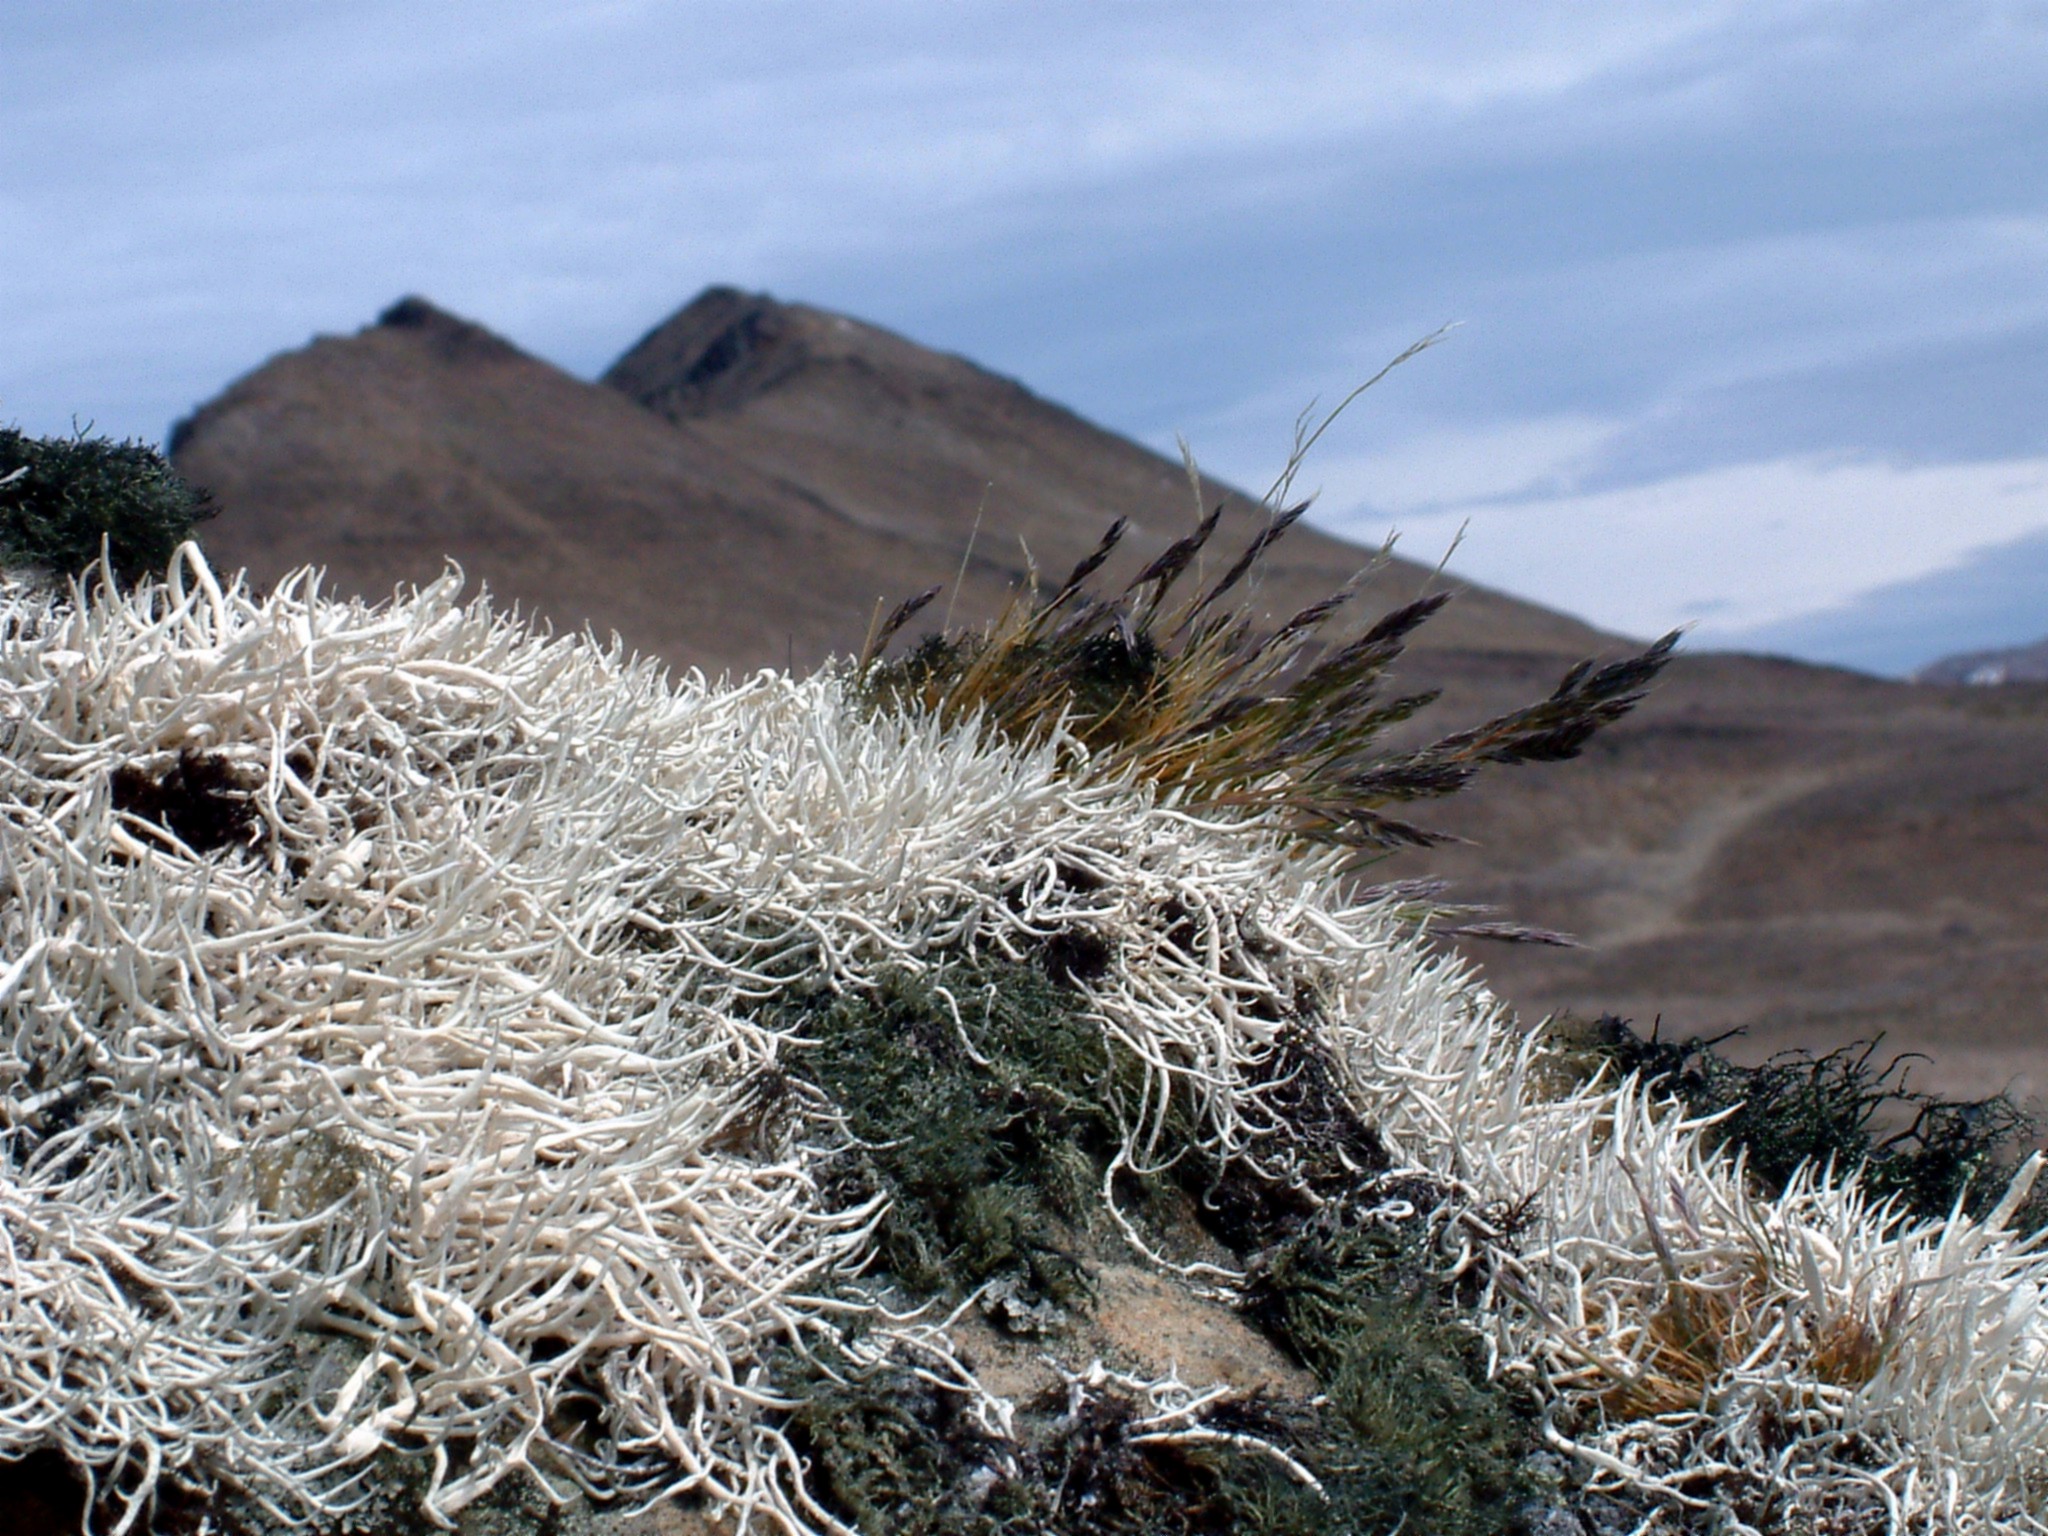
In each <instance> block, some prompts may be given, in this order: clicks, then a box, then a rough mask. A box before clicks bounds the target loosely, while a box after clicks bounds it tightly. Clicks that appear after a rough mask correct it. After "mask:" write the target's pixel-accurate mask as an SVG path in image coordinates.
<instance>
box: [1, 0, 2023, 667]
mask: <svg viewBox="0 0 2048 1536" xmlns="http://www.w3.org/2000/svg"><path fill="white" fill-rule="evenodd" d="M0 145H5V146H6V152H5V153H4V154H0V423H11V424H17V425H19V426H21V427H22V428H24V429H26V430H30V431H36V432H54V431H60V430H68V429H69V428H70V426H71V425H72V424H73V423H74V422H77V423H80V424H87V423H89V424H90V425H91V426H92V428H93V429H94V430H96V431H100V432H105V433H109V434H112V435H115V436H137V437H143V438H147V439H151V440H157V439H160V438H161V437H162V436H163V435H164V433H165V432H166V430H167V429H168V426H169V424H170V423H171V421H172V420H174V419H175V418H177V417H179V416H181V415H183V414H185V413H186V412H188V411H190V410H191V409H192V408H193V407H194V406H195V405H196V404H198V403H199V402H201V401H202V400H205V399H206V398H208V397H210V396H211V395H213V394H215V393H216V392H218V391H219V390H220V389H221V388H222V387H223V386H224V385H225V384H226V383H227V382H228V381H229V380H230V379H231V378H233V377H235V376H237V375H239V374H241V373H243V372H246V371H247V370H249V369H250V368H252V367H254V366H256V365H257V364H258V363H259V362H261V361H262V360H263V359H264V358H265V357H268V356H271V355H274V354H275V353H277V352H280V351H283V350H287V349H290V348H293V347H296V346H300V345H303V344H304V343H305V342H306V341H307V340H309V339H310V338H311V337H312V336H313V335H315V334H316V333H346V332H349V331H352V330H354V329H356V328H358V327H359V326H361V325H364V324H366V323H368V322H369V320H370V319H371V318H372V317H373V316H374V315H375V314H376V313H377V312H378V311H379V310H380V309H382V308H383V307H384V306H385V305H386V304H388V303H389V302H390V301H391V300H393V299H394V298H396V297H398V296H399V295H400V294H403V293H409V292H417V293H422V294H425V295H427V296H428V297H430V298H432V299H433V300H434V301H435V302H437V303H439V304H441V305H442V306H444V307H446V308H449V309H452V310H455V311H456V312H458V313H461V314H464V315H467V316H469V317H471V318H473V319H476V320H479V321H481V322H482V323H484V324H486V325H488V326H489V327H491V328H492V329H493V330H496V331H498V332H499V333H500V334H502V335H505V336H507V337H509V338H510V339H511V340H513V341H515V342H517V343H518V344H519V345H521V346H523V347H525V348H526V349H527V350H529V351H532V352H534V353H537V354H538V355H540V356H542V357H545V358H548V359H550V360H551V361H554V362H556V363H559V364H560V365H562V366H564V367H566V368H568V369H570V370H572V371H574V372H576V373H579V374H582V375H584V376H593V375H595V374H596V373H598V372H599V371H601V370H602V369H603V368H604V366H605V365H606V364H607V363H608V362H610V361H611V359H612V358H614V357H615V356H617V355H618V354H619V353H620V352H622V351H623V350H625V349H626V348H627V347H628V346H630V345H631V344H632V343H633V342H634V341H635V340H636V339H638V337H639V336H640V335H642V334H643V333H644V332H645V331H646V330H648V329H649V328H651V327H652V326H654V325H655V324H657V323H658V322H659V321H660V320H661V319H662V318H664V317H665V316H666V315H667V314H669V313H670V312H672V311H673V310H675V309H676V308H678V307H679V306H680V305H682V304H683V303H685V302H686V301H687V300H688V299H689V298H690V297H691V296H692V295H693V294H695V293H696V292H697V291H698V290H699V289H701V288H702V287H704V286H706V285H708V284H711V283H715V282H722V283H731V284H736V285H739V286H742V287H747V288H757V289H764V290H767V291H769V292H772V293H774V294H775V295H776V296H778V297H780V298H785V299H794V300H801V301H804V302H808V303H814V304H819V305H823V306H826V307H829V308H835V309H840V310H844V311H846V312H849V313H852V314H855V315H858V316H860V317H862V318H864V319H868V320H872V321H874V322H877V323H879V324H882V325H886V326H888V327H890V328H892V329H895V330H899V331H902V332H904V333H905V334H907V335H909V336H911V337H913V338H915V339H916V340H918V341H922V342H925V343H927V344H930V345H933V346H937V347H940V348H943V349H946V350H949V351H956V352H961V353H964V354H966V355H967V356H969V357H972V358H974V359H975V360H976V361H978V362H981V363H983V364H984V365H986V366H989V367H991V368H994V369H996V370H997V371H999V372H1002V373H1005V374H1009V375H1012V376H1014V377H1017V378H1019V379H1021V380H1023V381H1024V382H1025V383H1027V384H1029V385H1030V386H1031V387H1032V388H1033V389H1034V390H1036V391H1037V392H1038V393H1040V394H1042V395H1045V396H1048V397H1050V398H1052V399H1055V400H1059V401H1061V402H1063V403H1065V404H1067V405H1070V406H1072V407H1073V408H1075V409H1076V410H1079V411H1080V412H1082V413H1083V414H1084V415H1086V416H1089V417H1091V418H1092V419H1094V420H1096V421H1099V422H1101V423H1103V424H1104V425H1106V426H1110V427H1113V428H1115V429H1117V430H1120V431H1123V432H1127V433H1129V434H1131V435H1132V436H1135V437H1137V438H1139V439H1141V440H1143V441H1145V442H1147V443H1150V444H1152V445H1154V446H1157V447H1160V448H1162V449H1164V450H1166V451H1168V452H1177V449H1176V448H1175V444H1176V442H1177V441H1178V440H1181V439H1185V440H1186V442H1187V443H1188V444H1189V445H1190V446H1191V448H1192V450H1193V452H1194V453H1195V455H1196V456H1197V458H1198V459H1199V460H1200V461H1201V462H1202V463H1203V464H1204V466H1205V467H1207V468H1208V469H1209V470H1211V471H1212V472H1213V473H1215V474H1218V475H1220V476H1222V477H1224V478H1226V479H1230V480H1234V481H1236V482H1237V483H1239V484H1242V485H1245V486H1248V487H1250V488H1252V489H1254V490H1263V489H1264V488H1265V486H1266V485H1267V484H1268V483H1269V482H1270V481H1271V480H1272V478H1273V476H1274V474H1275V473H1276V472H1277V471H1278V470H1279V468H1280V467H1281V465H1282V463H1283V462H1284V461H1285V459H1286V458H1287V455H1288V452H1289V449H1290V447H1291V445H1292V442H1293V439H1294V432H1295V427H1296V422H1297V421H1298V420H1299V419H1300V417H1301V415H1302V413H1303V411H1304V410H1305V409H1308V408H1310V407H1311V406H1312V404H1320V405H1322V406H1327V405H1328V404H1331V403H1334V402H1335V401H1336V400H1338V399H1341V398H1342V397H1343V396H1344V395H1345V394H1346V393H1347V392H1348V391H1349V390H1350V389H1351V388H1352V386H1354V385H1355V384H1357V383H1359V382H1361V381H1362V380H1364V379H1365V378H1367V377H1369V376H1370V375H1371V374H1373V373H1374V372H1375V371H1377V370H1378V368H1379V367H1380V365H1381V364H1382V363H1384V362H1385V361H1386V360H1387V359H1388V358H1390V357H1392V356H1393V355H1395V354H1396V353H1398V352H1399V351H1401V350H1402V349H1403V348H1404V347H1405V346H1407V344H1409V343H1410V342H1412V341H1414V340H1416V339H1418V338H1419V337H1422V336H1424V335H1428V334H1431V333H1433V332H1435V331H1437V330H1438V329H1439V328H1440V327H1443V326H1445V325H1452V326H1454V329H1452V330H1451V331H1449V332H1448V334H1447V335H1446V336H1445V337H1444V339H1443V340H1442V341H1441V342H1440V343H1439V344H1438V345H1436V346H1434V347H1432V348H1430V349H1429V350H1428V351H1426V352H1425V353H1423V354H1422V355H1421V356H1419V357H1417V358H1415V359H1414V360H1412V361H1410V362H1408V363H1406V364H1404V365H1403V366H1402V367H1401V368H1399V369H1397V370H1395V372H1394V373H1393V374H1391V375H1390V376H1389V377H1388V378H1387V379H1386V380H1384V381H1383V382H1382V383H1380V384H1379V385H1378V386H1376V387H1375V388H1374V389H1373V390H1372V391H1371V392H1369V393H1368V394H1367V395H1366V396H1365V397H1363V398H1362V399H1361V400H1359V401H1358V402H1357V403H1356V404H1355V405H1353V406H1352V407H1351V409H1350V410H1348V411H1347V412H1346V413H1345V414H1344V415H1343V416H1342V417H1341V418H1340V419H1339V420H1338V421H1337V422H1336V423H1335V424H1334V425H1333V426H1332V427H1331V428H1330V430H1329V431H1328V433H1327V434H1326V435H1325V436H1324V437H1323V439H1322V440H1321V442H1320V443H1318V445H1317V447H1316V450H1315V452H1314V454H1313V455H1312V456H1311V457H1310V459H1309V460H1308V462H1307V464H1306V466H1305V468H1304V469H1303V471H1302V473H1301V476H1300V479H1299V482H1298V484H1299V486H1300V487H1301V488H1302V489H1305V490H1308V489H1312V490H1315V491H1317V492H1318V497H1317V501H1316V505H1315V510H1314V512H1313V513H1312V514H1311V515H1312V517H1313V518H1314V519H1315V520H1317V521H1319V522H1320V523H1321V524H1322V525H1323V526H1325V527H1327V528H1330V529H1331V530H1333V531H1336V532H1339V533H1344V534H1348V535H1351V536H1353V537H1356V538H1358V539H1360V540H1362V541H1365V542H1369V543H1374V544H1377V543H1378V542H1379V541H1380V540H1381V539H1382V538H1384V537H1385V536H1386V535H1387V534H1388V533H1389V532H1396V533H1398V535H1399V539H1400V545H1399V547H1400V548H1401V549H1402V551H1403V552H1404V553H1407V554H1410V555H1412V556H1415V557H1417V558H1422V559H1427V560H1430V561H1432V562H1433V561H1435V560H1436V559H1438V558H1440V557H1441V556H1442V555H1443V554H1444V552H1445V550H1446V549H1449V548H1451V547H1452V546H1453V544H1454V542H1455V545H1456V547H1455V550H1454V552H1453V554H1452V557H1451V569H1452V570H1453V571H1455V572H1458V573H1460V574H1462V575H1464V576H1466V577H1468V578H1470V579H1472V580H1475V581H1481V582H1485V583H1487V584H1489V585H1493V586H1497V587H1501V588H1503V589H1505V590H1508V591H1512V592H1514V593H1517V594H1518V595H1521V596H1526V597H1530V598H1533V599H1535V600H1537V601H1540V602H1544V603H1548V604H1550V605H1552V606H1556V607H1560V608H1564V609H1567V610H1569V611H1571V612H1574V613H1577V614H1579V615H1581V616H1583V617H1585V618H1588V619H1591V620H1592V621H1594V622H1595V623H1598V624H1601V625H1604V626H1606V627H1608V628H1610V629H1613V630H1616V631H1618V632H1621V633H1626V634H1632V635H1639V636H1648V635H1651V634H1655V633H1659V632H1661V631H1663V630H1665V629H1667V628H1671V627H1674V626H1678V625H1687V626H1690V627H1691V638H1690V644H1691V645H1692V646H1693V647H1695V648H1705V647H1740V648H1744V649H1765V650H1772V651H1777V652H1781V653H1784V654H1790V655H1795V656H1800V657H1804V658H1807V659H1811V660H1817V661H1826V662H1832V663H1838V664H1844V665H1851V666H1856V667H1861V668H1865V669H1868V670H1873V671H1879V672H1885V673H1891V674H1898V673H1903V672H1906V671H1908V670H1910V669H1911V668H1913V667H1915V666H1918V665H1921V664H1923V663H1925V662H1927V661H1930V660H1932V659H1934V658H1935V657H1937V656H1941V655H1944V654H1948V653H1952V652H1956V651H1964V650H1975V649H1982V648H1986V647H1990V646H1998V645H2008V644H2018V643H2022V642H2026V641H2031V640H2034V639H2038V638H2040V637H2041V636H2042V635H2044V634H2048V409H2044V407H2048V0H2024V3H2015V0H1981V3H1980V0H1928V3H1918V0H1896V3H1893V0H1874V3H1864V0H1827V3H1805V0H1781V3H1776V4H1744V3H1723V0H1685V3H1682V4H1660V3H1655V0H1628V3H1612V4H1609V3H1605V0H1577V3H1572V4H1546V3H1540V0H1518V3H1484V4H1482V3H1466V4H1457V5H1446V4H1443V3H1441V0H1429V3H1415V4H1409V3H1382V4H1370V5H1360V4H1358V3H1356V0H1346V3H1342V4H1330V5H1320V4H1291V3H1286V0H1268V3H1266V4H1262V5H1258V6H1252V5H1245V4H1242V3H1235V0H1214V3H1212V0H1171V3H1128V0H1079V3H1067V0H1032V3H1029V4H1023V3H1016V4H1007V5H991V4H979V3H974V0H863V3H861V4H857V5H848V4H845V3H843V0H842V3H818V0H746V3H688V0H681V3H679V0H665V3H644V4H636V3H626V0H616V3H573V0H557V3H538V0H491V3H488V4H482V3H473V0H445V3H436V4H434V5H431V6H422V5H419V4H416V3H413V0H404V3H393V0H349V3H346V4H343V3H318V0H309V3H300V4H293V5H289V6H284V5H278V4H275V3H274V0H209V3H207V4H204V5H171V4H166V3H162V0H149V3H143V0H96V3H95V4H93V5H90V6H79V5H76V4H74V3H58V0H9V3H8V5H7V6H6V7H5V10H4V14H0ZM1461 533H1462V538H1460V534H1461Z"/></svg>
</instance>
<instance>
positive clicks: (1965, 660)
mask: <svg viewBox="0 0 2048 1536" xmlns="http://www.w3.org/2000/svg"><path fill="white" fill-rule="evenodd" d="M1913 681H1914V682H1916V683H1976V684H1980V685H1982V684H1996V683H2048V639H2044V640H2037V641H2035V642H2034V643H2033V644H2032V645H2017V646H2012V647H2010V648H2008V649H2006V650H2002V651H1969V652H1966V653H1964V654H1963V655H1961V656H1944V657H1942V659H1941V660H1939V661H1934V662H1929V663H1928V664H1927V665H1926V666H1924V667H1922V668H1921V669H1920V670H1919V671H1918V672H1915V673H1914V674H1913Z"/></svg>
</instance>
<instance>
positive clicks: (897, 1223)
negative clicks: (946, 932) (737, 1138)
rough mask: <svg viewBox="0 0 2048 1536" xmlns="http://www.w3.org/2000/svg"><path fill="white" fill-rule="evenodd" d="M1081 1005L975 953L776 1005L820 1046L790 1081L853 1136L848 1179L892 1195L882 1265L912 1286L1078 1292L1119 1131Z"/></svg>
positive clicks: (1043, 980)
mask: <svg viewBox="0 0 2048 1536" xmlns="http://www.w3.org/2000/svg"><path fill="white" fill-rule="evenodd" d="M948 998H950V999H951V1005H950V1006H949V1004H948ZM1077 999H1078V994H1077V993H1075V992H1073V991H1072V990H1071V989H1069V988H1067V987H1064V986H1061V985H1060V984H1058V983H1056V982H1055V981H1053V980H1052V979H1051V978H1050V977H1049V976H1047V975H1046V974H1045V973H1044V972H1043V971H1042V970H1040V969H1037V968H1035V967H1032V966H1028V965H1021V964H1016V963H1012V962H1005V961H998V960H976V961H972V962H966V963H962V964H957V965H952V966H947V967H944V968H942V969H940V970H938V971H936V972H933V973H931V974H930V975H927V976H923V977H917V976H912V975H909V974H907V973H898V974H895V975H893V976H891V977H889V978H888V979H887V980H885V981H884V982H883V983H882V984H881V985H880V986H879V987H877V988H875V989H874V990H873V991H871V992H864V993H858V994H850V995H846V996H839V997H834V996H831V995H830V994H824V993H813V994H809V995H797V996H794V997H792V998H791V999H789V1000H786V1001H785V1002H784V1003H782V1004H781V1005H780V1007H779V1009H778V1014H779V1019H780V1022H781V1023H782V1024H784V1025H785V1026H791V1025H793V1026H795V1027H796V1028H798V1029H799V1030H801V1032H802V1034H803V1035H804V1036H805V1037H806V1038H807V1039H808V1040H810V1041H812V1042H814V1043H813V1044H812V1045H811V1046H809V1047H808V1048H806V1049H803V1050H801V1051H800V1052H799V1053H797V1054H796V1056H795V1057H794V1058H793V1060H792V1062H791V1068H790V1069H791V1071H792V1073H794V1074H795V1075H797V1076H800V1077H803V1078H805V1079H807V1080H808V1081H810V1082H811V1083H813V1084H815V1085H816V1086H817V1087H818V1088H820V1089H822V1090H823V1091H824V1092H825V1093H826V1094H827V1095H829V1096H830V1098H831V1099H832V1101H833V1102H834V1103H835V1104H836V1105H838V1106H839V1108H840V1110H841V1111H842V1112H843V1113H844V1115H845V1116H846V1123H847V1128H848V1129H849V1130H850V1131H851V1132H852V1133H853V1135H854V1136H855V1137H856V1138H858V1142H859V1146H858V1150H857V1151H856V1152H855V1154H854V1155H853V1156H852V1157H851V1158H850V1159H849V1162H848V1165H847V1167H846V1169H845V1171H844V1172H845V1176H846V1178H847V1179H848V1180H849V1181H851V1182H854V1183H860V1184H866V1185H868V1186H871V1187H872V1188H874V1189H876V1190H879V1191H880V1192H882V1193H885V1194H887V1195H888V1196H889V1199H890V1201H891V1208H890V1212H889V1215H888V1217H887V1219H886V1221H885V1222H884V1225H883V1228H882V1231H881V1234H880V1236H881V1247H882V1256H883V1260H884V1262H885V1263H886V1264H887V1265H888V1266H889V1268H890V1270H891V1271H892V1272H893V1273H894V1275H895V1276H896V1277H897V1279H899V1280H900V1281H902V1282H903V1283H904V1284H905V1285H907V1286H909V1287H910V1288H911V1289H913V1290H916V1291H919V1292H923V1293H927V1294H930V1293H938V1292H946V1291H951V1290H956V1289H957V1290H968V1289H972V1288H973V1287H975V1286H977V1285H979V1284H981V1283H982V1282H983V1281H985V1280H988V1279H990V1278H991V1277H994V1276H997V1275H1000V1274H1004V1273H1021V1274H1022V1275H1023V1276H1025V1277H1026V1278H1027V1279H1028V1281H1029V1284H1030V1286H1031V1287H1032V1288H1033V1289H1035V1290H1036V1291H1038V1292H1039V1293H1041V1294H1043V1295H1045V1296H1048V1297H1051V1298H1052V1299H1054V1300H1056V1301H1058V1302H1060V1303H1062V1304H1066V1305H1072V1304H1075V1303H1077V1302H1079V1301H1081V1300H1082V1299H1084V1296H1085V1290H1086V1286H1085V1280H1084V1277H1083V1270H1082V1267H1081V1264H1080V1262H1079V1260H1078V1258H1077V1257H1076V1256H1075V1254H1074V1253H1073V1252H1072V1240H1073V1234H1074V1233H1075V1232H1076V1231H1077V1230H1078V1229H1081V1228H1083V1227H1085V1226H1086V1224H1087V1223H1088V1222H1089V1221H1090V1220H1091V1219H1092V1218H1093V1215H1094V1212H1095V1207H1096V1190H1097V1188H1098V1187H1099V1183H1100V1169H1101V1168H1102V1167H1103V1166H1104V1164H1105V1163H1106V1160H1107V1158H1108V1157H1109V1155H1110V1153H1111V1151H1112V1150H1113V1149H1114V1147H1115V1146H1116V1144H1117V1140H1118V1137H1117V1131H1116V1119H1115V1114H1114V1110H1113V1108H1112V1105H1113V1102H1114V1098H1115V1084H1114V1083H1113V1081H1112V1077H1113V1073H1112V1068H1111V1060H1110V1054H1109V1049H1108V1046H1107V1045H1106V1043H1105V1042H1104V1039H1103V1035H1102V1029H1101V1026H1100V1025H1098V1024H1097V1023H1095V1022H1094V1021H1093V1020H1092V1019H1089V1018H1086V1017H1085V1016H1083V1015H1082V1014H1081V1013H1080V1012H1079V1011H1077V1008H1076V1002H1077ZM956 1008H957V1010H958V1018H957V1021H956V1018H955V1014H954V1009H956Z"/></svg>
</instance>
